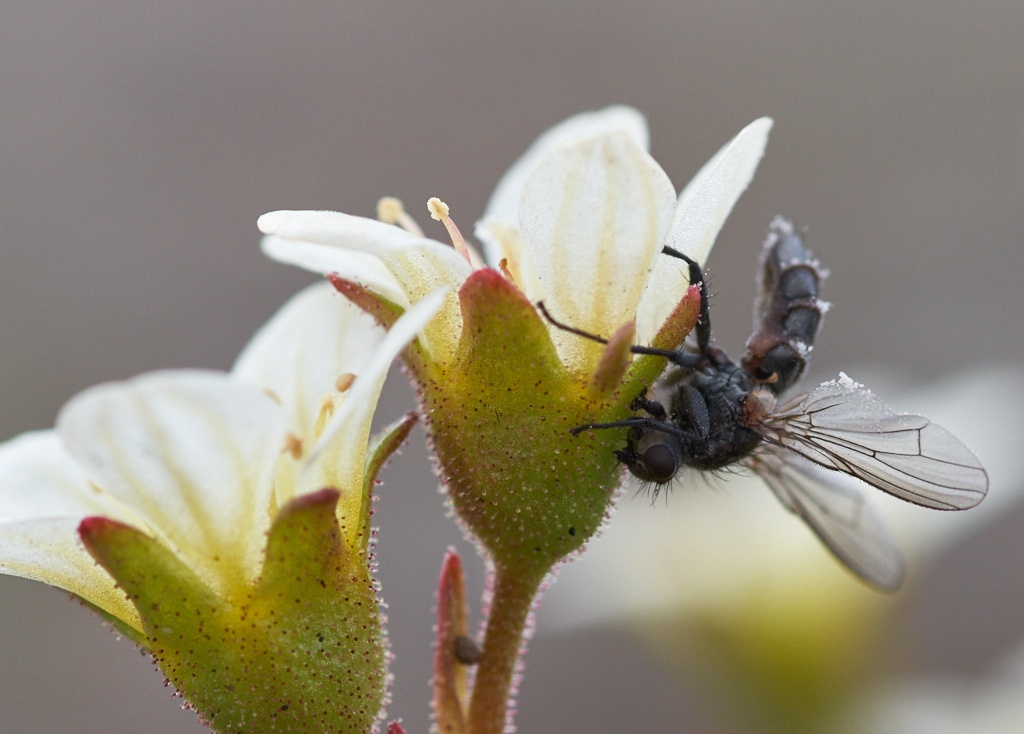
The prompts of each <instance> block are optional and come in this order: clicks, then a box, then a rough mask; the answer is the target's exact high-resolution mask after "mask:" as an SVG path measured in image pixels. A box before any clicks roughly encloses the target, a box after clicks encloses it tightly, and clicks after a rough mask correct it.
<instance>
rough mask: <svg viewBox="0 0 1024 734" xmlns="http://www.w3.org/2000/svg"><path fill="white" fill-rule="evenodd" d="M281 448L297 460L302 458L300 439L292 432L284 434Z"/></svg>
mask: <svg viewBox="0 0 1024 734" xmlns="http://www.w3.org/2000/svg"><path fill="white" fill-rule="evenodd" d="M281 450H282V451H283V452H284V453H286V454H289V455H290V456H291V457H292V458H293V459H295V460H296V461H298V460H299V459H301V458H302V439H301V438H299V437H298V436H296V435H295V434H294V433H288V434H286V435H285V437H284V446H283V447H282V449H281Z"/></svg>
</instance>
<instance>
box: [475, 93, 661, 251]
mask: <svg viewBox="0 0 1024 734" xmlns="http://www.w3.org/2000/svg"><path fill="white" fill-rule="evenodd" d="M613 132H624V133H626V134H627V135H629V136H630V138H632V139H633V141H634V142H635V143H636V144H637V145H638V146H640V147H641V148H643V149H644V150H647V147H648V135H647V121H646V120H645V119H644V116H643V115H641V114H640V113H639V112H638V111H637V110H635V109H633V108H632V107H624V106H622V105H616V106H613V107H606V108H604V109H603V110H596V111H594V112H583V113H580V114H578V115H574V116H572V117H570V118H569V119H567V120H563V121H562V122H560V123H559V124H557V125H555V126H554V127H552V128H550V129H548V130H547V131H546V132H545V133H544V134H542V135H541V136H540V137H539V138H537V140H536V141H534V143H533V144H532V145H531V146H530V147H529V148H528V149H527V151H526V153H524V154H523V156H522V157H521V158H520V159H519V160H518V161H516V162H515V163H514V164H513V165H512V167H511V168H510V169H509V170H508V172H507V173H505V175H504V176H502V178H501V180H500V181H499V182H498V185H497V186H496V187H495V189H494V193H493V194H491V199H490V201H489V202H488V203H487V209H486V212H485V214H484V218H483V220H481V222H480V223H479V224H478V225H477V230H476V235H477V237H478V238H479V239H480V241H481V242H483V243H484V248H485V254H486V255H487V260H488V262H490V263H491V264H492V265H497V264H498V261H499V260H501V258H502V257H505V256H507V255H509V254H510V253H507V252H504V251H503V248H502V247H501V244H500V240H501V239H504V238H502V237H501V235H500V234H499V232H498V231H496V229H498V230H500V228H502V227H506V228H507V227H513V228H515V227H518V226H519V202H520V199H521V198H522V194H523V187H524V186H525V185H526V180H527V179H528V178H529V177H530V174H532V173H533V170H534V169H535V168H536V167H537V164H538V163H540V161H541V160H542V159H543V158H545V157H546V156H547V155H549V154H550V153H551V152H552V151H554V150H555V149H557V148H559V147H560V146H562V145H565V144H567V143H571V142H573V141H575V140H579V139H580V138H586V137H591V136H594V135H607V134H610V133H613Z"/></svg>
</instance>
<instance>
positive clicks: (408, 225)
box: [377, 196, 423, 237]
mask: <svg viewBox="0 0 1024 734" xmlns="http://www.w3.org/2000/svg"><path fill="white" fill-rule="evenodd" d="M377 219H379V220H380V221H382V222H384V223H385V224H396V225H398V226H399V227H401V228H402V229H404V230H405V231H406V232H408V233H409V234H413V235H416V236H417V237H422V236H423V230H422V229H420V225H418V224H416V221H415V220H414V219H413V218H412V217H410V216H409V212H407V211H406V210H405V206H404V205H403V204H402V201H401V200H400V199H396V198H395V197H394V196H385V197H382V198H381V200H380V201H378V202H377Z"/></svg>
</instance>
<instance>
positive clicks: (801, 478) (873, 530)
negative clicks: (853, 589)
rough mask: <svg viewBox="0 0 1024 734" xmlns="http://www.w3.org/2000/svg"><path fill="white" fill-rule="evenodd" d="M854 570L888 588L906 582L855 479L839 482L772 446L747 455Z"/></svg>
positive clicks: (891, 546) (900, 563) (899, 558)
mask: <svg viewBox="0 0 1024 734" xmlns="http://www.w3.org/2000/svg"><path fill="white" fill-rule="evenodd" d="M744 463H746V464H747V466H749V467H750V468H751V469H752V470H753V471H754V472H756V473H757V475H758V476H760V477H761V478H762V479H763V480H764V481H765V482H766V483H767V484H768V486H769V487H770V488H771V490H772V492H774V493H775V496H776V497H778V498H779V500H780V501H781V502H782V504H784V505H785V506H786V507H787V508H788V509H789V510H790V511H791V512H793V513H794V514H796V515H799V516H800V517H801V518H802V519H803V520H804V522H806V523H807V524H808V525H809V526H810V527H811V530H813V531H814V533H815V535H817V536H818V538H819V539H821V541H822V542H823V543H824V544H825V545H826V546H827V547H828V549H829V550H830V551H832V553H833V554H835V556H836V557H837V558H838V559H839V560H840V561H842V562H843V564H845V565H846V567H847V568H849V569H850V570H851V571H853V572H854V573H855V574H857V575H858V576H860V577H861V578H862V579H864V580H865V581H867V582H868V583H869V584H871V585H873V586H876V587H878V588H879V589H882V590H883V591H895V590H896V589H897V588H899V586H900V584H901V583H902V582H903V573H904V565H903V556H902V554H901V553H900V550H899V548H898V547H897V546H896V542H895V541H894V540H893V538H892V536H891V535H890V533H889V529H888V527H886V525H885V523H884V522H882V520H881V518H879V516H878V515H877V514H875V512H874V510H873V509H872V508H871V506H870V504H869V503H868V501H867V498H866V497H865V496H864V494H863V493H862V492H861V491H860V490H859V489H858V488H857V487H856V486H854V485H855V483H853V482H851V483H849V484H846V483H842V484H841V483H839V482H837V481H836V479H838V477H836V476H835V475H831V476H830V474H829V472H826V471H824V470H822V469H821V468H819V467H817V466H815V465H814V464H812V463H811V462H809V461H806V460H804V459H802V458H800V457H799V456H795V455H794V454H792V453H790V452H788V451H785V450H783V449H780V448H778V447H776V446H768V447H766V448H765V450H763V451H760V452H757V453H755V454H754V455H752V456H750V457H748V458H747V459H745V460H744Z"/></svg>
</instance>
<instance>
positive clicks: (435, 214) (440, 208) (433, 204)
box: [427, 196, 473, 265]
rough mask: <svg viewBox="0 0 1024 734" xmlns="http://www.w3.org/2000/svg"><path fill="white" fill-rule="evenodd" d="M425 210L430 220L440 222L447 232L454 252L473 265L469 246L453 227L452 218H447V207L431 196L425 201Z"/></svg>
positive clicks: (457, 229) (460, 233)
mask: <svg viewBox="0 0 1024 734" xmlns="http://www.w3.org/2000/svg"><path fill="white" fill-rule="evenodd" d="M427 210H428V211H429V212H430V218H431V219H434V220H436V221H438V222H441V224H443V225H444V228H445V229H447V230H448V236H449V237H451V239H452V246H454V247H455V251H456V252H457V253H459V254H460V255H462V257H463V258H464V259H465V260H466V262H468V263H469V264H470V265H473V260H472V257H471V255H470V252H469V246H468V245H467V244H466V240H465V239H463V237H462V232H460V231H459V228H458V227H456V226H455V222H453V221H452V218H451V217H449V216H448V205H447V204H445V203H444V202H443V201H441V200H440V199H438V198H437V197H436V196H432V197H430V199H428V200H427Z"/></svg>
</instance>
